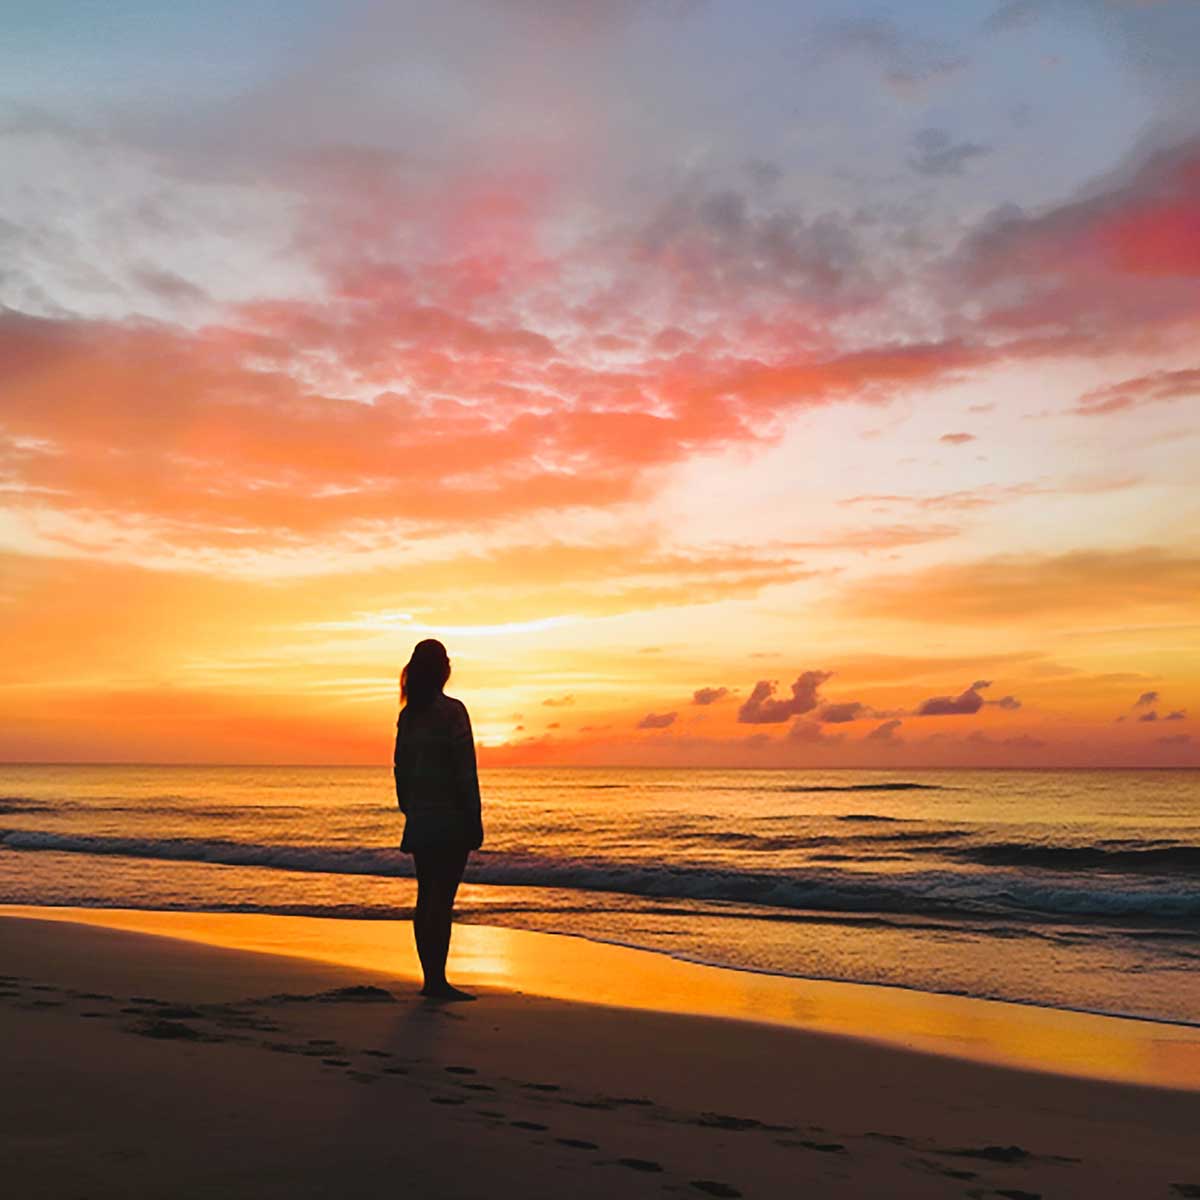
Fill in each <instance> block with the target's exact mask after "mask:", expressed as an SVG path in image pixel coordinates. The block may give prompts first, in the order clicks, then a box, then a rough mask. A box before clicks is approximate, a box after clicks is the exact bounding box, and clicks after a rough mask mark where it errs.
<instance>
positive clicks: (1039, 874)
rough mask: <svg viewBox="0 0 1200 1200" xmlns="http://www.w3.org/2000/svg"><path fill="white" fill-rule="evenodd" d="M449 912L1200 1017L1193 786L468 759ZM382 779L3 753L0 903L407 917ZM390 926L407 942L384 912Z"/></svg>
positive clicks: (763, 959)
mask: <svg viewBox="0 0 1200 1200" xmlns="http://www.w3.org/2000/svg"><path fill="white" fill-rule="evenodd" d="M481 784H482V790H483V796H484V823H485V828H486V832H487V839H486V842H485V844H484V848H483V849H482V850H481V851H478V852H476V853H475V854H473V855H472V857H471V862H470V864H469V866H468V869H467V875H466V882H465V883H464V885H463V888H462V890H461V892H460V895H459V903H458V908H457V912H458V916H459V919H460V920H463V921H474V922H483V923H488V924H498V925H512V926H518V927H520V928H525V929H536V930H545V931H550V932H556V933H568V934H575V935H578V936H582V937H586V938H592V939H596V940H600V941H610V942H618V943H622V944H626V945H631V946H639V947H644V948H646V949H650V950H655V951H658V952H662V953H667V954H672V955H676V956H679V957H682V958H687V959H691V960H694V961H699V962H706V963H712V964H715V965H719V966H726V967H731V968H736V969H740V970H750V971H764V972H773V973H779V974H785V975H792V976H798V977H808V978H821V979H837V980H850V981H858V982H865V983H876V984H885V985H891V986H897V987H907V988H917V989H921V990H925V991H934V992H951V993H958V994H963V995H969V996H980V997H990V998H994V999H1003V1000H1012V1001H1018V1002H1022V1003H1029V1004H1038V1005H1047V1006H1053V1007H1062V1008H1074V1009H1084V1010H1090V1011H1097V1012H1107V1013H1119V1014H1125V1015H1131V1016H1140V1017H1148V1018H1154V1019H1159V1020H1166V1021H1181V1022H1189V1023H1200V773H1197V772H1188V771H950V770H943V771H903V772H894V771H882V772H881V771H849V770H847V771H801V770H769V771H764V770H669V769H640V768H639V769H634V768H628V769H626V768H618V769H614V768H604V769H591V768H587V769H584V768H572V769H557V768H538V769H531V770H518V769H508V770H493V771H484V772H482V774H481ZM401 824H402V817H401V816H400V814H399V813H398V811H397V809H396V806H395V801H394V798H393V793H392V781H391V771H390V768H388V767H383V768H361V767H328V768H316V767H191V766H146V767H139V766H5V767H0V902H4V903H21V904H47V905H86V906H98V907H119V908H148V909H187V910H199V911H221V912H240V911H245V912H273V913H296V914H307V915H315V916H328V917H354V918H370V919H379V920H391V921H397V922H399V921H402V920H404V919H405V918H407V917H408V916H409V915H410V914H411V908H412V902H413V895H414V885H413V882H412V880H411V860H410V859H409V858H408V857H407V856H406V855H403V854H401V853H400V852H399V850H398V849H397V846H398V843H399V840H400V832H401ZM396 936H397V938H404V939H407V938H408V937H409V931H408V930H407V929H405V928H403V927H400V926H398V927H397V930H396Z"/></svg>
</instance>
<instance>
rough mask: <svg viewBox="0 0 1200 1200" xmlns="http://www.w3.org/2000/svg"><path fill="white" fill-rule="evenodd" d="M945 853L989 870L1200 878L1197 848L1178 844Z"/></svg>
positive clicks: (992, 846)
mask: <svg viewBox="0 0 1200 1200" xmlns="http://www.w3.org/2000/svg"><path fill="white" fill-rule="evenodd" d="M948 853H950V854H951V855H953V857H955V858H958V859H961V860H964V861H967V862H973V863H978V864H980V865H981V866H988V867H1040V868H1042V869H1044V870H1050V871H1064V870H1066V871H1078V870H1101V871H1104V870H1107V871H1117V872H1122V873H1124V872H1139V873H1140V872H1151V873H1154V874H1163V873H1169V874H1172V875H1176V874H1182V875H1200V846H1189V845H1184V844H1179V843H1175V844H1168V845H1149V846H1147V845H1141V846H1131V845H1129V844H1128V843H1111V842H1107V843H1105V842H1102V843H1098V844H1095V845H1089V846H1056V845H1047V844H1044V843H1036V842H1033V843H1030V842H989V843H985V844H984V845H981V846H971V847H969V848H967V849H962V850H951V851H949V852H948Z"/></svg>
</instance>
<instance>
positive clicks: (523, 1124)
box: [509, 1121, 550, 1133]
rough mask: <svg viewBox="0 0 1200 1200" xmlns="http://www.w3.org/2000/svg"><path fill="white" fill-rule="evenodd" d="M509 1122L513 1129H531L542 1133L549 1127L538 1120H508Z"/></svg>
mask: <svg viewBox="0 0 1200 1200" xmlns="http://www.w3.org/2000/svg"><path fill="white" fill-rule="evenodd" d="M509 1124H510V1125H511V1126H512V1127H513V1128H514V1129H532V1130H535V1131H536V1132H538V1133H544V1132H545V1131H546V1130H547V1129H549V1128H550V1126H549V1125H543V1124H542V1123H541V1122H540V1121H509Z"/></svg>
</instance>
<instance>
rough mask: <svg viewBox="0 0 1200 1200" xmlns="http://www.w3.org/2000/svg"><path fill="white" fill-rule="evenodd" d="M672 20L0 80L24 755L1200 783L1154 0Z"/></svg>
mask: <svg viewBox="0 0 1200 1200" xmlns="http://www.w3.org/2000/svg"><path fill="white" fill-rule="evenodd" d="M268 7H270V6H269V5H268ZM318 7H319V6H318ZM683 7H685V8H689V11H688V12H686V13H685V12H683V11H682V9H681V10H680V12H678V13H676V12H675V11H674V9H672V10H671V13H670V14H667V13H666V11H665V10H662V11H660V10H657V9H655V10H654V11H653V13H651V12H650V11H649V10H648V9H647V10H643V9H641V8H639V7H638V6H632V7H631V8H629V9H628V10H626V9H624V8H623V7H622V6H613V8H614V12H613V14H612V15H611V16H605V17H603V18H601V17H600V16H598V15H597V16H589V17H586V18H585V16H584V15H583V12H582V9H581V10H579V12H575V10H574V8H573V7H572V6H564V11H563V13H561V14H559V15H557V16H555V17H554V18H553V20H551V19H550V18H545V19H544V21H543V22H542V23H541V24H537V25H536V27H535V26H533V25H530V26H528V27H527V26H526V24H524V22H526V21H527V20H529V21H532V20H533V18H532V17H531V16H529V14H528V13H525V12H524V10H519V9H515V8H512V9H506V10H504V11H503V13H501V14H500V15H499V16H497V15H496V13H500V10H499V9H497V10H496V13H493V9H492V8H491V7H489V6H487V5H484V6H479V7H477V8H476V9H472V10H471V13H470V14H469V15H470V21H467V17H466V16H464V13H465V11H466V10H465V9H464V10H462V11H460V6H457V5H454V4H448V5H447V6H446V8H445V11H444V12H442V13H439V14H438V15H431V14H426V15H424V16H422V17H421V18H420V28H419V30H417V33H418V34H419V36H418V37H417V38H416V41H415V42H414V41H413V39H412V38H409V39H407V40H406V39H404V38H397V37H396V36H395V35H396V33H397V31H396V30H395V29H392V28H391V27H390V26H389V25H388V21H389V19H390V18H389V17H388V15H387V14H386V13H384V12H383V11H382V10H381V9H380V10H376V9H370V8H369V6H368V8H364V9H363V10H362V11H359V10H358V9H357V8H355V10H354V11H355V15H354V16H347V17H346V18H345V21H344V23H341V24H339V23H337V22H333V23H330V24H322V23H321V21H322V20H324V18H322V19H321V20H318V18H316V17H313V18H312V20H314V21H316V24H314V25H312V26H311V27H309V26H307V25H304V24H303V22H302V23H301V26H300V27H298V28H297V31H296V32H295V34H294V37H293V38H292V39H291V40H287V41H286V42H281V43H279V44H278V45H276V46H274V49H273V50H272V52H271V54H270V55H269V54H267V53H266V51H265V50H264V49H263V47H262V45H260V44H258V43H254V44H253V45H249V44H246V45H243V44H240V43H239V45H238V46H237V47H232V46H229V47H225V48H224V50H221V48H220V46H219V45H218V43H219V39H220V38H221V37H223V36H225V35H223V34H222V32H221V30H220V28H214V29H213V30H211V31H210V30H207V29H204V30H202V29H194V30H191V31H190V32H189V34H188V36H189V38H191V39H199V40H198V41H194V42H193V43H189V44H195V45H196V47H197V49H196V52H195V54H194V56H192V57H190V58H189V60H188V62H187V63H184V64H179V66H178V71H175V72H171V73H170V74H171V79H170V81H169V82H170V86H169V87H167V86H166V81H165V80H164V82H163V86H162V87H159V84H158V83H156V78H157V76H156V75H155V73H154V71H153V70H150V68H149V67H147V72H146V73H145V75H144V76H138V75H136V73H135V74H134V75H132V76H130V78H131V79H132V80H133V81H134V82H132V83H130V82H128V80H126V79H125V77H124V76H122V81H121V82H120V83H119V84H118V83H116V82H114V81H113V80H111V79H108V78H107V77H105V78H103V79H102V78H100V77H99V76H96V77H95V78H93V77H92V76H90V75H89V74H88V71H87V69H86V63H85V60H84V59H83V58H80V60H79V63H77V67H78V69H77V70H76V71H75V72H74V73H73V74H72V75H71V79H72V82H71V84H70V86H67V84H65V83H64V84H63V87H62V89H59V90H55V88H52V87H50V85H49V83H48V82H47V80H48V79H49V78H50V77H49V76H47V75H46V74H45V73H44V72H42V73H40V74H39V73H38V72H36V71H32V70H31V71H30V72H29V73H28V74H27V75H24V74H21V73H20V72H18V71H17V67H16V65H15V64H16V61H17V60H16V59H15V58H14V63H13V73H11V75H10V77H11V78H12V79H13V80H15V82H14V83H13V84H12V87H13V88H14V89H16V91H14V93H13V94H14V95H17V93H18V92H20V93H21V94H20V96H18V99H19V100H20V103H19V104H18V103H17V102H16V101H13V102H12V104H11V105H10V103H9V101H8V100H6V99H3V98H2V97H0V107H3V106H8V107H3V112H4V114H5V119H4V121H3V122H0V146H2V147H3V149H4V152H5V156H6V161H8V162H10V163H11V164H12V169H11V172H10V175H11V178H10V180H9V182H7V183H5V184H4V185H0V231H2V232H3V237H4V239H5V241H4V243H3V244H4V245H5V246H6V247H7V256H6V258H7V261H6V267H7V272H6V273H3V274H0V612H2V613H3V616H4V620H3V629H4V637H3V650H4V664H5V669H4V672H3V676H2V684H0V757H2V758H4V759H6V760H10V761H42V760H47V761H98V760H104V761H189V762H359V763H369V762H380V763H386V762H387V761H388V754H389V753H390V737H391V731H392V726H393V722H394V718H395V709H396V692H397V676H398V673H399V669H400V666H401V665H402V663H403V662H404V661H405V659H406V658H407V655H408V653H409V651H410V650H411V647H412V645H413V644H414V642H415V641H417V640H419V639H420V638H422V637H426V636H438V637H441V638H442V639H443V640H444V641H445V642H446V644H447V646H448V647H449V650H450V654H451V657H452V660H453V662H454V680H453V684H452V686H451V689H450V690H451V691H453V692H455V694H458V695H459V696H461V697H462V698H463V699H464V700H466V701H467V703H468V706H469V708H470V710H471V712H472V714H473V718H474V722H475V729H476V735H477V738H478V740H479V742H480V745H481V757H482V761H484V762H485V763H492V764H506V763H543V762H545V763H651V764H659V763H661V764H672V765H685V764H746V765H780V766H783V765H798V766H804V765H820V766H841V765H845V766H891V765H897V766H899V765H906V764H907V765H917V764H925V765H957V764H962V765H1002V766H1011V765H1016V766H1024V765H1164V766H1167V765H1193V766H1196V765H1200V731H1198V730H1197V729H1196V720H1197V719H1198V718H1200V605H1198V604H1197V600H1196V597H1197V596H1198V595H1200V550H1198V548H1197V546H1198V543H1197V538H1196V534H1195V531H1196V529H1197V528H1200V498H1198V492H1197V489H1196V484H1195V463H1196V462H1197V461H1198V460H1200V422H1198V421H1197V419H1196V418H1197V398H1198V396H1200V359H1198V358H1197V355H1196V346H1197V345H1200V238H1198V237H1197V234H1196V231H1197V230H1200V129H1198V128H1196V127H1195V123H1194V113H1195V112H1197V111H1200V103H1194V102H1193V101H1195V100H1196V99H1197V98H1196V97H1194V96H1193V95H1192V93H1191V92H1190V91H1189V90H1188V89H1191V88H1193V87H1194V72H1193V71H1191V70H1190V67H1187V69H1184V67H1179V68H1178V70H1177V69H1176V66H1175V65H1173V64H1174V63H1175V59H1174V58H1172V57H1171V54H1172V50H1171V47H1172V45H1173V44H1175V43H1177V42H1179V34H1178V30H1175V29H1174V26H1172V25H1171V21H1173V20H1175V19H1176V18H1175V17H1174V16H1173V15H1172V14H1173V13H1174V11H1175V10H1174V7H1173V6H1171V5H1163V6H1155V11H1154V12H1153V13H1151V12H1149V11H1143V10H1141V9H1137V8H1136V7H1133V6H1131V7H1129V8H1125V7H1122V6H1118V8H1119V12H1120V15H1119V17H1116V16H1114V17H1113V18H1112V19H1111V20H1109V21H1108V22H1106V23H1101V24H1098V25H1095V26H1093V25H1091V24H1088V23H1087V22H1085V21H1084V20H1083V18H1082V17H1076V16H1070V14H1069V6H1068V7H1065V8H1064V9H1063V10H1062V12H1061V13H1059V14H1058V15H1057V16H1055V17H1053V18H1050V17H1046V18H1044V19H1039V20H1037V21H1035V20H1033V19H1032V18H1029V19H1028V20H1026V18H1024V17H1022V18H1021V21H1022V22H1023V24H1020V23H1018V22H1016V19H1015V17H1011V15H1010V17H1007V18H1004V19H1001V18H1000V17H999V16H996V17H995V19H994V20H989V21H982V22H976V23H975V24H974V25H971V27H970V28H967V27H966V25H960V24H956V23H955V22H952V21H950V20H949V18H947V17H946V16H945V15H944V10H938V11H935V9H934V7H932V6H930V7H928V8H927V7H926V6H924V5H918V6H914V7H913V9H912V11H911V12H909V13H907V15H906V17H905V21H900V20H899V19H897V20H896V21H891V20H890V19H889V20H888V21H883V20H882V19H878V20H877V19H875V18H868V17H866V16H853V17H849V16H845V15H844V13H843V12H842V9H840V8H838V7H837V6H833V7H830V8H829V12H828V13H826V14H825V15H824V16H821V17H820V18H819V19H818V18H817V17H816V16H813V19H812V21H811V22H810V23H809V24H808V25H803V27H801V25H797V26H796V28H795V29H790V31H789V33H788V36H789V37H794V39H795V40H794V42H789V43H787V44H789V45H792V44H794V45H795V46H796V47H800V48H801V49H798V50H797V53H798V54H799V55H800V59H802V60H803V61H804V62H805V63H806V64H807V66H806V70H805V73H803V76H802V78H799V79H798V78H797V75H796V72H795V71H794V70H792V69H791V67H790V66H789V64H788V62H787V61H785V60H783V59H780V58H777V57H776V56H775V52H774V50H773V49H772V46H773V44H774V43H776V42H778V38H779V36H781V35H780V30H779V28H778V26H779V22H781V21H787V20H791V19H792V18H791V17H789V16H788V15H787V14H786V13H784V12H782V11H781V10H779V9H777V8H775V7H773V6H770V5H762V6H751V8H752V10H753V19H752V20H748V21H747V22H746V23H745V24H744V26H741V25H739V26H738V27H737V28H736V29H735V28H733V27H729V26H727V25H726V24H725V18H724V17H723V16H722V15H721V13H720V12H719V11H711V12H710V11H699V10H697V11H691V9H690V6H683ZM985 7H986V6H985ZM567 8H571V13H573V14H574V15H569V14H568V13H567V11H566V10H567ZM618 8H620V9H621V13H620V14H617V12H616V9H618ZM821 8H822V6H820V5H816V6H814V13H816V12H817V11H818V10H820V9H821ZM1001 8H1004V6H1001ZM1160 9H1161V11H1159V10H1160ZM276 15H277V16H279V19H280V20H282V19H283V17H282V15H281V14H276ZM810 15H811V14H810ZM47 19H49V18H47ZM177 19H178V20H180V21H183V20H184V19H185V18H184V17H182V16H180V17H178V18H177ZM308 19H309V18H308V17H306V18H305V20H308ZM328 19H329V21H331V22H332V15H329V18H328ZM1187 19H1190V18H1187V17H1180V18H1179V20H1187ZM797 20H798V18H797ZM905 22H908V23H905ZM213 24H214V26H220V22H213ZM23 32H24V33H25V34H28V37H29V39H31V40H29V42H28V45H24V48H23V49H21V46H18V48H17V49H14V50H12V51H11V53H12V54H14V55H17V54H18V53H23V54H25V55H26V56H28V55H35V52H37V47H38V46H41V45H43V44H45V45H52V44H53V45H56V46H58V52H59V53H60V55H61V56H62V61H63V62H71V61H74V59H73V58H72V55H74V54H76V53H77V52H79V48H78V47H77V46H76V45H75V43H74V42H73V41H72V39H73V38H74V37H75V36H76V34H75V32H74V31H72V30H68V29H65V28H64V29H54V30H41V31H37V30H34V31H32V32H30V31H28V30H26V31H23ZM35 32H36V33H37V34H38V37H37V38H34V36H33V34H34V33H35ZM407 32H409V33H411V32H412V31H411V30H408V31H407ZM155 36H156V35H155V34H154V33H153V31H152V30H147V31H143V32H141V33H138V34H137V35H136V37H135V39H134V42H133V43H129V44H126V43H122V45H124V46H125V50H124V51H123V53H124V52H128V53H129V54H131V55H135V56H141V58H140V59H139V61H144V62H145V63H147V64H150V63H160V62H161V57H160V56H159V54H158V51H157V49H156V46H155V43H154V40H153V39H154V37H155ZM164 36H165V35H164ZM138 38H145V39H147V40H146V41H145V43H144V44H143V43H142V42H140V41H138V40H137V39H138ZM205 38H210V39H217V40H216V41H213V43H212V45H211V46H208V49H207V50H206V49H205V46H207V43H205V42H204V39H205ZM546 38H549V39H550V41H551V43H552V45H553V50H554V53H553V54H552V55H548V56H547V55H543V54H542V53H541V51H539V50H537V47H539V46H544V43H545V39H546ZM39 39H40V40H39ZM421 39H424V41H422V40H421ZM730 39H734V40H738V39H741V40H742V41H744V42H745V47H744V49H745V51H746V53H745V54H744V55H743V57H742V58H739V59H738V60H737V61H739V62H744V63H750V64H758V65H757V66H755V67H754V70H753V71H750V74H749V75H746V76H743V75H741V74H739V72H741V71H742V68H741V67H738V66H736V65H728V63H729V61H730V60H729V59H728V58H727V56H724V55H723V52H722V50H721V47H722V46H724V45H726V44H727V43H728V42H729V40H730ZM19 40H20V39H19V38H18V42H19ZM35 43H36V44H35ZM779 44H783V43H782V42H780V43H779ZM22 45H23V44H22ZM414 46H415V47H416V48H415V49H414ZM663 47H669V52H665V51H663ZM218 51H220V52H218ZM1055 55H1057V56H1058V65H1057V66H1053V67H1051V66H1049V65H1045V64H1049V63H1050V61H1051V59H1052V58H1053V57H1054V56H1055ZM405 56H407V57H405ZM1030 56H1032V57H1030ZM1064 56H1065V57H1064ZM1156 56H1157V57H1156ZM22 61H24V60H22ZM29 61H30V62H32V61H34V59H29ZM1031 61H1033V62H1040V63H1043V67H1039V68H1038V69H1037V71H1036V72H1034V74H1033V75H1028V76H1027V75H1026V74H1024V71H1025V69H1026V68H1027V67H1028V65H1029V62H1031ZM716 62H723V63H726V64H727V72H726V73H725V74H722V73H714V71H713V69H712V67H713V64H714V63H716ZM2 66H4V62H3V61H2V56H0V67H2ZM155 70H157V68H155ZM746 70H750V68H748V67H747V68H746ZM1142 71H1153V72H1154V79H1153V87H1152V86H1150V83H1149V82H1148V80H1149V78H1150V77H1149V76H1148V75H1142V74H1138V72H1142ZM1072 72H1078V79H1076V76H1075V75H1073V74H1072ZM1172 72H1175V73H1174V74H1173V73H1172ZM1082 79H1086V80H1088V81H1089V86H1091V87H1094V89H1095V90H1094V91H1093V92H1092V93H1091V94H1088V93H1087V92H1086V90H1085V89H1083V88H1081V87H1078V86H1074V85H1073V84H1072V80H1074V81H1075V82H1076V83H1078V82H1079V80H1082ZM139 80H140V82H139ZM752 85H753V86H752ZM126 86H128V87H130V88H133V89H134V90H133V91H132V92H129V93H128V94H126V93H125V92H122V91H121V88H123V87H126ZM22 88H24V89H25V90H24V92H21V89H22ZM138 88H141V89H143V91H142V92H138V91H137V89H138ZM726 89H727V91H726ZM735 97H736V99H735ZM1100 101H1103V108H1104V111H1105V112H1106V113H1108V114H1109V117H1108V118H1107V119H1106V126H1105V131H1104V135H1103V136H1101V133H1100V131H1099V130H1098V129H1096V128H1095V127H1094V126H1095V125H1096V122H1095V121H1094V120H1093V114H1094V112H1095V111H1096V106H1097V104H1099V103H1100ZM1022 106H1024V107H1022ZM1026 110H1028V111H1026ZM787 113H791V114H792V116H791V117H788V116H787V115H786V114H787ZM793 118H794V119H793ZM1089 122H1090V123H1089Z"/></svg>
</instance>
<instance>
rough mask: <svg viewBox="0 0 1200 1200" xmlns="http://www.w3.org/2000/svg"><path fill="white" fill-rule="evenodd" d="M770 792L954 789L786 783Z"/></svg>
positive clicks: (937, 785) (934, 785)
mask: <svg viewBox="0 0 1200 1200" xmlns="http://www.w3.org/2000/svg"><path fill="white" fill-rule="evenodd" d="M761 790H762V791H770V792H945V791H953V790H955V789H953V788H947V787H946V785H945V784H941V783H905V782H896V783H814V784H785V785H784V786H783V787H777V788H762V789H761Z"/></svg>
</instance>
